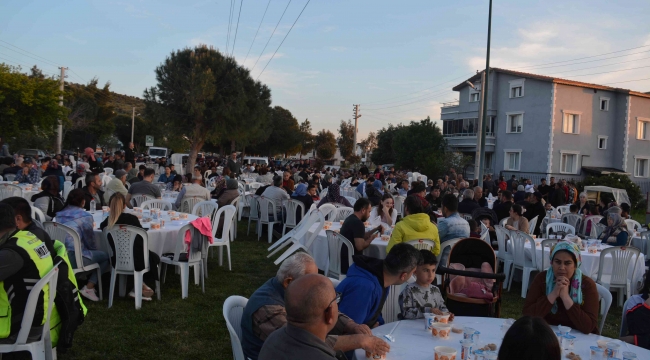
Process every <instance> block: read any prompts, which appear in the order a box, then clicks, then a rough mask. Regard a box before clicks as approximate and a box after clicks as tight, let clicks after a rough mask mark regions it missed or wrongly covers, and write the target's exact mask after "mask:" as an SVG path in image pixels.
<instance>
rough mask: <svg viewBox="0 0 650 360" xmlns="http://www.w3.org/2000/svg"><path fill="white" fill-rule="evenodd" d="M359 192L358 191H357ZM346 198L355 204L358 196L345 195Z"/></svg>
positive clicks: (351, 203)
mask: <svg viewBox="0 0 650 360" xmlns="http://www.w3.org/2000/svg"><path fill="white" fill-rule="evenodd" d="M357 194H358V193H357ZM344 198H345V199H346V200H347V201H348V202H349V203H350V205H352V206H354V203H355V202H357V198H355V197H353V196H344Z"/></svg>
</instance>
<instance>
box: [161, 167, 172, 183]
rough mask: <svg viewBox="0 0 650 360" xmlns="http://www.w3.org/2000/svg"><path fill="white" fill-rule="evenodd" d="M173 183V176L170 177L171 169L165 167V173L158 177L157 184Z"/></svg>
mask: <svg viewBox="0 0 650 360" xmlns="http://www.w3.org/2000/svg"><path fill="white" fill-rule="evenodd" d="M173 181H174V175H172V168H170V167H169V165H167V166H165V172H164V173H162V174H160V176H158V182H161V183H165V184H166V183H169V182H173Z"/></svg>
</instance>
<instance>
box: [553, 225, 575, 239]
mask: <svg viewBox="0 0 650 360" xmlns="http://www.w3.org/2000/svg"><path fill="white" fill-rule="evenodd" d="M551 230H553V234H562V235H569V234H571V235H575V234H576V228H574V227H573V226H571V225H569V224H565V223H551V224H548V225H546V236H549V235H551V232H550V231H551Z"/></svg>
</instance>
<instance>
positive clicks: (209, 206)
mask: <svg viewBox="0 0 650 360" xmlns="http://www.w3.org/2000/svg"><path fill="white" fill-rule="evenodd" d="M218 208H219V205H217V203H216V202H214V201H201V202H198V203H196V205H194V207H193V208H192V215H196V216H198V217H205V216H209V217H210V220H211V221H212V220H213V219H214V215H215V213H216V212H217V209H218Z"/></svg>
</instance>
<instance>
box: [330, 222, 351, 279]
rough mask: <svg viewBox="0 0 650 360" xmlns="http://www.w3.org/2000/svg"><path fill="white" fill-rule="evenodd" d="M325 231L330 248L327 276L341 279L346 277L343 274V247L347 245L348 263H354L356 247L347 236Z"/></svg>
mask: <svg viewBox="0 0 650 360" xmlns="http://www.w3.org/2000/svg"><path fill="white" fill-rule="evenodd" d="M325 233H326V234H327V246H328V249H329V267H328V271H327V273H326V274H325V276H327V277H333V278H337V279H341V278H342V277H345V275H343V274H341V249H342V248H343V247H344V246H345V247H347V249H348V264H350V265H352V264H353V261H352V255H354V247H353V246H352V243H351V242H350V240H348V239H346V238H345V236H343V235H341V234H339V233H337V232H334V231H332V230H326V231H325Z"/></svg>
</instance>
